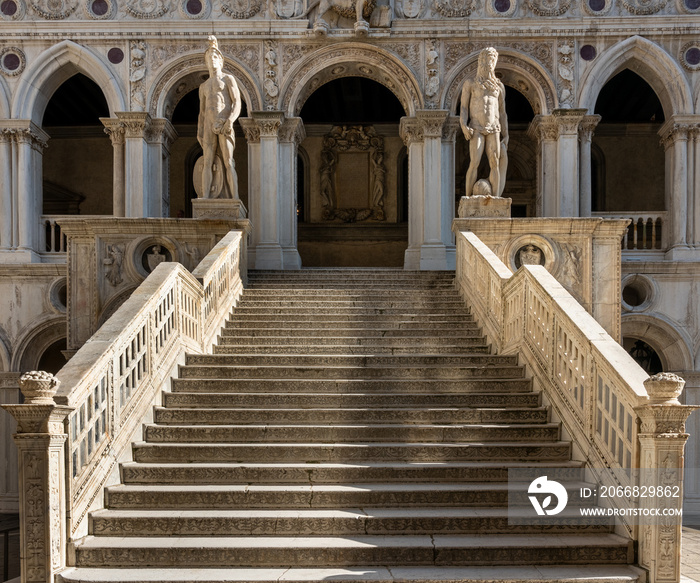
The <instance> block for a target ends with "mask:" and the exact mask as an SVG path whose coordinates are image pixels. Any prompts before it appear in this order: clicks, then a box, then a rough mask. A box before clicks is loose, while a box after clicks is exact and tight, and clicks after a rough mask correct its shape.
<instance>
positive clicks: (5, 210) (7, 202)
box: [0, 121, 14, 252]
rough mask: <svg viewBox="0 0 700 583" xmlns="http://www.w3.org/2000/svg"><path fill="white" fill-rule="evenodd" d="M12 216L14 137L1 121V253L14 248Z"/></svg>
mask: <svg viewBox="0 0 700 583" xmlns="http://www.w3.org/2000/svg"><path fill="white" fill-rule="evenodd" d="M12 216H13V208H12V136H11V134H10V133H9V132H8V131H7V130H5V128H4V127H3V123H2V121H0V252H2V251H9V250H10V249H12V247H13V246H14V241H13V238H12Z"/></svg>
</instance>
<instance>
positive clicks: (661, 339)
mask: <svg viewBox="0 0 700 583" xmlns="http://www.w3.org/2000/svg"><path fill="white" fill-rule="evenodd" d="M622 336H623V337H630V338H638V339H640V340H644V342H646V343H647V344H648V345H649V346H651V347H652V348H653V349H654V350H655V351H656V353H657V354H658V355H659V357H660V358H661V363H662V364H663V366H664V370H665V371H679V370H693V368H694V367H693V354H692V352H691V350H690V348H689V347H690V346H692V341H691V339H690V338H688V337H687V335H686V334H685V333H684V332H683V331H682V330H679V329H678V328H677V327H676V326H674V325H673V324H672V323H670V322H667V321H666V320H665V319H663V318H662V317H661V316H659V315H656V316H650V315H647V314H625V315H623V316H622Z"/></svg>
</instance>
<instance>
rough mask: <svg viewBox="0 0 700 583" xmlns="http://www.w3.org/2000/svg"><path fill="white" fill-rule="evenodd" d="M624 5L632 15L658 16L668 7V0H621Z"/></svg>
mask: <svg viewBox="0 0 700 583" xmlns="http://www.w3.org/2000/svg"><path fill="white" fill-rule="evenodd" d="M621 2H622V5H623V6H624V7H625V8H626V9H627V10H628V11H629V12H631V13H632V14H638V15H645V14H656V13H657V12H659V11H660V10H662V9H663V8H665V7H666V4H668V0H621Z"/></svg>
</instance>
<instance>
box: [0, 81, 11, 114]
mask: <svg viewBox="0 0 700 583" xmlns="http://www.w3.org/2000/svg"><path fill="white" fill-rule="evenodd" d="M9 117H10V90H9V89H8V87H7V82H6V81H5V80H4V79H3V78H2V77H0V119H7V118H9Z"/></svg>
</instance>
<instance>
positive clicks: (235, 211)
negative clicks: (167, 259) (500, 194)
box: [192, 198, 510, 220]
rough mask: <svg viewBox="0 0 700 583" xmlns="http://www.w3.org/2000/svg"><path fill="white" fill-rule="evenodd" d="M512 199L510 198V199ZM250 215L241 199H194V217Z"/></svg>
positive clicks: (221, 217) (234, 218)
mask: <svg viewBox="0 0 700 583" xmlns="http://www.w3.org/2000/svg"><path fill="white" fill-rule="evenodd" d="M509 200H510V199H509ZM247 215H248V212H247V211H246V208H245V206H244V205H243V203H242V202H241V201H240V200H233V199H230V198H194V199H192V218H193V219H230V220H238V219H245V218H246V216H247Z"/></svg>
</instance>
